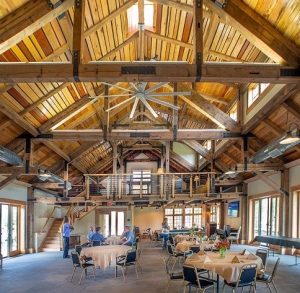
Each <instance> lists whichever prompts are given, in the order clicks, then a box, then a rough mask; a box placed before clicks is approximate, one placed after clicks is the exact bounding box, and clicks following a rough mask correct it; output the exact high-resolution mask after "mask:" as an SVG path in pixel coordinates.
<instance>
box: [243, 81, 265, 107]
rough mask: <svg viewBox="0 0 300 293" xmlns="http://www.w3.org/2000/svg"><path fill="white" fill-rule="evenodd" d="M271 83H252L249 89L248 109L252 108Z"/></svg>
mask: <svg viewBox="0 0 300 293" xmlns="http://www.w3.org/2000/svg"><path fill="white" fill-rule="evenodd" d="M269 85H270V84H269V83H251V84H250V85H249V87H248V107H250V106H251V105H252V104H253V103H254V102H255V100H256V99H257V98H258V97H259V95H260V94H262V93H263V92H264V91H265V90H266V88H267V87H268V86H269Z"/></svg>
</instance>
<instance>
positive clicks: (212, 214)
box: [210, 205, 220, 227]
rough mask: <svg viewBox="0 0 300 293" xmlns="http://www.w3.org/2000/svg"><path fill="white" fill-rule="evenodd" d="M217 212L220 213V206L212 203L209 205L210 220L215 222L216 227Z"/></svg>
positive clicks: (217, 220) (217, 221) (217, 222)
mask: <svg viewBox="0 0 300 293" xmlns="http://www.w3.org/2000/svg"><path fill="white" fill-rule="evenodd" d="M219 214H220V206H218V205H214V206H211V207H210V222H211V223H216V224H217V227H218V226H219V220H220V218H219Z"/></svg>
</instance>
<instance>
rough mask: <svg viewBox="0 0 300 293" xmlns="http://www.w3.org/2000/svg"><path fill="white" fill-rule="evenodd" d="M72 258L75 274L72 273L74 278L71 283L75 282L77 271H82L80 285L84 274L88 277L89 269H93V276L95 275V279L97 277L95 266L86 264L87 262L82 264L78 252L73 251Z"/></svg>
mask: <svg viewBox="0 0 300 293" xmlns="http://www.w3.org/2000/svg"><path fill="white" fill-rule="evenodd" d="M71 257H72V262H73V273H72V277H71V282H72V280H73V277H74V274H75V272H76V270H77V269H81V275H80V279H79V285H80V284H81V280H82V277H83V273H85V275H86V276H87V269H88V268H91V269H93V275H94V279H95V277H96V273H95V269H96V267H95V265H94V264H93V263H86V262H82V261H81V260H80V257H79V255H78V253H77V252H76V251H72V252H71Z"/></svg>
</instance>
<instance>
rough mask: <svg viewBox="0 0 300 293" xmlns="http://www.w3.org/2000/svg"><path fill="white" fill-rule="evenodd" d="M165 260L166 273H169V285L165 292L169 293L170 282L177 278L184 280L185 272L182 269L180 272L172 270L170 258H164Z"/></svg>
mask: <svg viewBox="0 0 300 293" xmlns="http://www.w3.org/2000/svg"><path fill="white" fill-rule="evenodd" d="M163 260H164V264H165V268H166V273H167V275H168V283H167V286H166V289H165V293H167V292H168V290H169V286H170V282H171V281H176V280H180V281H182V280H183V273H182V271H180V272H174V271H170V270H169V259H166V258H163Z"/></svg>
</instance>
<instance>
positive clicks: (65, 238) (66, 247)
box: [63, 237, 70, 258]
mask: <svg viewBox="0 0 300 293" xmlns="http://www.w3.org/2000/svg"><path fill="white" fill-rule="evenodd" d="M69 240H70V237H64V255H63V258H66V257H68V255H69Z"/></svg>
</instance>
